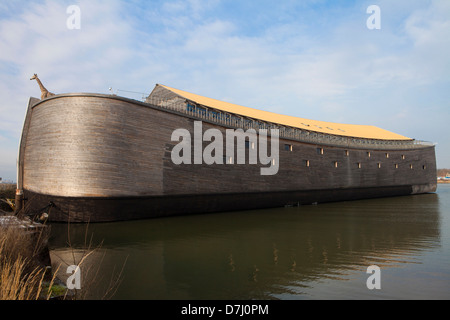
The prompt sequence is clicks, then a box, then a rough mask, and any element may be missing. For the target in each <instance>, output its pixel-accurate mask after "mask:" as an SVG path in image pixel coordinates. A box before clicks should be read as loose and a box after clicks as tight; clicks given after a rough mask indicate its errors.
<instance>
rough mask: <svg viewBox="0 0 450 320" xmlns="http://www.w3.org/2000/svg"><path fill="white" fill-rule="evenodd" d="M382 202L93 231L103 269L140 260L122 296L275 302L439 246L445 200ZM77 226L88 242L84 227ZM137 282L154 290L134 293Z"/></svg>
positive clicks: (58, 240)
mask: <svg viewBox="0 0 450 320" xmlns="http://www.w3.org/2000/svg"><path fill="white" fill-rule="evenodd" d="M375 201H376V202H373V201H372V200H369V201H356V202H348V203H341V204H328V205H325V204H324V205H320V206H306V207H299V208H284V209H278V210H263V211H258V212H251V211H250V212H245V213H230V214H227V215H203V216H193V217H180V218H174V219H161V220H159V219H157V220H149V221H139V222H134V221H130V222H125V223H118V224H98V225H92V226H90V228H91V229H92V232H93V234H94V237H95V238H96V239H97V240H98V241H100V240H104V244H103V248H104V249H105V250H106V256H105V263H104V265H114V263H113V262H114V261H115V262H116V264H117V263H119V264H120V261H121V260H120V258H121V257H122V258H124V257H125V256H126V255H128V254H129V255H132V256H133V257H132V259H131V258H130V261H132V263H133V265H128V266H126V270H125V275H126V278H125V281H124V283H123V285H125V287H124V288H122V291H121V290H119V293H118V294H119V295H123V296H124V297H126V298H133V297H131V296H130V294H143V295H146V297H147V298H151V299H153V298H171V299H172V298H181V299H183V298H194V299H195V298H200V299H201V298H217V299H221V298H225V299H228V298H230V297H231V298H236V299H241V298H242V299H246V298H255V295H256V296H257V297H259V298H273V297H274V296H276V295H277V294H284V293H286V292H290V291H292V290H294V291H295V290H301V288H302V287H307V286H309V285H310V284H311V282H314V281H318V280H320V279H323V278H331V279H345V277H346V276H347V275H348V274H349V273H351V272H355V271H358V270H361V271H362V272H364V271H365V268H367V267H368V266H369V265H372V264H376V265H378V266H380V267H381V268H386V267H395V266H398V265H401V264H402V263H404V262H408V261H410V259H413V257H414V255H415V254H417V253H418V252H420V251H425V250H429V249H432V248H436V247H438V246H439V245H440V232H439V227H440V226H439V224H440V222H439V211H438V195H436V194H426V195H420V196H414V197H400V198H390V199H383V200H382V201H377V200H375ZM55 226H56V227H57V228H61V230H56V232H54V234H55V236H54V238H53V239H52V241H51V245H52V247H53V248H54V249H57V250H62V249H61V248H62V247H64V245H65V242H66V239H64V238H63V236H62V234H63V233H64V232H63V230H62V229H64V228H66V227H65V226H64V227H63V226H61V225H55ZM71 227H73V228H74V230H72V231H71V234H72V235H74V234H76V233H77V232H78V233H79V236H80V239H83V237H84V229H83V226H78V225H73V226H71ZM149 257H151V259H150V258H149ZM358 272H359V271H358ZM136 275H139V276H140V280H139V281H140V285H142V286H144V287H145V288H147V289H146V291H145V290H144V291H143V292H141V293H137V292H138V290H136V287H134V288H133V289H132V290H131V289H130V288H128V285H129V284H127V282H128V281H129V282H133V281H135V280H133V279H131V278H133V277H135V276H136ZM127 279H128V280H127ZM149 288H152V289H151V290H150V289H149ZM299 288H300V289H299ZM152 290H154V291H152ZM297 292H298V291H297Z"/></svg>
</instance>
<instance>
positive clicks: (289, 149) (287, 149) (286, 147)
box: [284, 144, 292, 151]
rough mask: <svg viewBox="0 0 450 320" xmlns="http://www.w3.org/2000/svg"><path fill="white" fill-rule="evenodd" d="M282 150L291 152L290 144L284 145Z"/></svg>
mask: <svg viewBox="0 0 450 320" xmlns="http://www.w3.org/2000/svg"><path fill="white" fill-rule="evenodd" d="M284 150H286V151H292V144H285V145H284Z"/></svg>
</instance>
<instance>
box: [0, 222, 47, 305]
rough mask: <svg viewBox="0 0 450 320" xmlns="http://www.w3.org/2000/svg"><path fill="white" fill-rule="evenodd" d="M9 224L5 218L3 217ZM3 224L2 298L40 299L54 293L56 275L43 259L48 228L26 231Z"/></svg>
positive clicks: (0, 255) (0, 248) (0, 233)
mask: <svg viewBox="0 0 450 320" xmlns="http://www.w3.org/2000/svg"><path fill="white" fill-rule="evenodd" d="M2 223H3V224H5V221H2ZM3 224H2V225H0V300H38V299H49V298H50V297H51V296H52V290H50V289H49V288H52V287H53V282H54V280H55V279H54V277H52V276H51V274H50V272H49V269H48V266H47V265H46V263H45V262H44V261H43V260H42V253H43V252H45V250H46V244H47V243H46V241H47V236H48V235H47V234H46V231H47V230H46V229H45V228H42V229H41V230H38V231H35V232H24V229H23V228H20V227H15V226H10V225H8V226H5V225H3Z"/></svg>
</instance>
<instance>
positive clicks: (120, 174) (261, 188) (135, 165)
mask: <svg viewBox="0 0 450 320" xmlns="http://www.w3.org/2000/svg"><path fill="white" fill-rule="evenodd" d="M200 121H201V122H200ZM199 122H200V123H201V125H202V126H201V129H202V132H206V130H208V129H216V130H219V131H220V132H221V133H223V136H226V131H227V130H229V129H242V130H249V129H252V130H254V131H255V132H256V133H257V135H258V136H260V135H261V134H262V133H264V132H266V131H265V130H267V132H269V136H268V144H269V145H270V144H271V143H273V139H274V138H278V157H277V159H276V161H278V163H277V171H276V174H270V175H262V174H261V168H263V167H267V164H258V163H256V164H250V163H244V164H237V163H236V161H234V159H233V158H232V157H228V156H227V155H226V153H225V145H224V153H223V154H224V157H223V163H213V164H207V163H204V162H202V163H198V162H197V163H196V162H195V161H194V160H193V161H192V163H191V164H188V163H181V164H176V163H174V161H173V159H172V157H171V156H172V151H173V149H174V147H175V146H176V145H177V144H178V141H172V134H173V132H174V131H175V130H176V129H184V130H185V132H189V133H190V134H191V136H192V141H191V145H192V147H193V148H194V147H195V146H201V147H203V148H205V147H206V146H208V144H209V142H208V141H203V139H202V137H201V136H200V137H199V136H198V134H197V135H196V133H195V129H196V124H198V123H199ZM197 128H198V126H197ZM268 129H277V132H278V136H277V137H275V136H270V133H271V132H272V131H270V130H268ZM186 130H187V131H186ZM219 131H216V132H219ZM199 139H200V141H199ZM257 147H258V145H254V142H253V140H252V141H250V140H248V141H246V143H245V147H244V152H246V155H247V156H249V155H250V153H251V152H252V150H253V149H254V148H257ZM234 148H235V149H234V151H235V152H236V154H237V152H238V150H237V149H238V145H237V144H236V146H235V147H234ZM241 151H242V150H241ZM192 157H194V155H192ZM273 161H275V159H274V160H273ZM435 190H436V160H435V147H434V144H432V143H428V142H422V141H417V140H414V139H411V138H407V137H404V136H402V135H399V134H396V133H393V132H390V131H386V130H383V129H380V128H378V127H374V126H366V125H348V124H337V123H330V122H323V121H314V120H307V119H302V118H297V117H291V116H285V115H279V114H275V113H271V112H267V111H261V110H257V109H252V108H247V107H243V106H238V105H234V104H231V103H226V102H223V101H219V100H215V99H210V98H206V97H203V96H200V95H196V94H192V93H189V92H185V91H181V90H178V89H174V88H170V87H167V86H164V85H156V87H155V88H154V90H153V91H152V93H151V94H150V95H149V97H148V98H147V99H146V101H145V102H141V101H137V100H132V99H128V98H124V97H120V96H116V95H107V94H87V93H71V94H59V95H54V96H50V97H47V98H44V99H43V100H39V99H36V98H30V99H29V105H28V110H27V113H26V118H25V122H24V127H23V132H22V138H21V142H20V147H19V159H18V186H17V195H16V200H17V204H18V208H19V210H21V212H23V213H25V214H27V215H41V214H42V213H47V214H48V219H49V220H50V221H59V222H64V221H70V222H88V221H89V222H106V221H120V220H131V219H143V218H152V217H164V216H173V215H185V214H196V213H210V212H220V211H235V210H247V209H261V208H269V207H282V206H286V205H301V204H311V203H323V202H331V201H343V200H356V199H365V198H375V197H387V196H400V195H410V194H418V193H427V192H434V191H435Z"/></svg>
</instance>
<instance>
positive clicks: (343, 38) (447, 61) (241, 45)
mask: <svg viewBox="0 0 450 320" xmlns="http://www.w3.org/2000/svg"><path fill="white" fill-rule="evenodd" d="M70 5H77V6H79V8H80V10H81V20H80V21H81V25H80V29H79V30H70V29H68V28H67V24H66V21H67V19H68V18H69V16H70V14H67V13H66V10H67V7H68V6H70ZM370 5H377V6H379V8H380V9H381V29H379V30H376V29H375V30H370V29H368V28H367V26H366V21H367V19H368V18H369V17H370V14H368V13H367V12H366V10H367V8H368V7H369V6H370ZM34 73H38V74H39V76H40V78H41V80H42V81H43V82H44V85H45V86H46V87H47V89H48V90H50V91H52V92H54V93H67V92H99V93H109V90H108V89H109V88H110V87H112V88H113V90H114V91H115V92H117V93H118V94H120V95H124V96H128V97H131V98H137V99H140V98H141V97H142V95H133V94H131V93H127V92H125V91H117V90H127V91H135V92H143V93H150V91H151V90H152V89H153V87H154V85H155V84H156V83H162V84H166V85H168V86H171V87H175V88H178V89H182V90H186V91H190V92H193V93H198V94H201V95H204V96H208V97H211V98H216V99H221V100H225V101H228V102H232V103H237V104H241V105H245V106H248V107H255V108H261V109H264V110H269V111H273V112H278V113H283V114H288V115H293V116H299V117H303V118H308V119H315V120H325V121H332V122H342V123H355V124H369V125H375V126H378V127H381V128H383V129H387V130H391V131H393V132H396V133H399V134H402V135H406V136H409V137H411V138H415V139H418V140H426V141H431V142H435V143H437V147H436V155H437V161H438V167H440V168H443V167H447V168H450V129H449V125H448V122H449V119H450V76H449V74H450V1H448V0H441V1H431V0H430V1H427V0H420V1H415V0H396V1H388V0H385V1H375V0H372V1H349V0H346V1H331V0H329V1H325V0H323V1H321V0H306V1H283V0H280V1H277V2H275V1H268V0H263V1H246V0H240V1H231V0H210V1H200V0H188V1H177V0H174V1H137V0H135V1H115V0H104V1H100V0H90V1H87V0H86V1H75V0H71V1H55V0H48V1H18V0H16V1H14V0H12V1H2V2H1V3H0V94H1V95H2V96H3V99H1V102H0V177H3V178H4V179H10V180H15V177H16V174H15V166H16V158H17V148H18V143H19V139H20V134H21V129H22V125H23V120H24V115H25V110H26V106H27V101H28V98H29V97H30V96H34V97H39V96H40V91H39V88H38V86H37V85H36V83H35V82H34V81H30V80H29V78H30V77H31V76H32V75H33V74H34Z"/></svg>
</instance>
